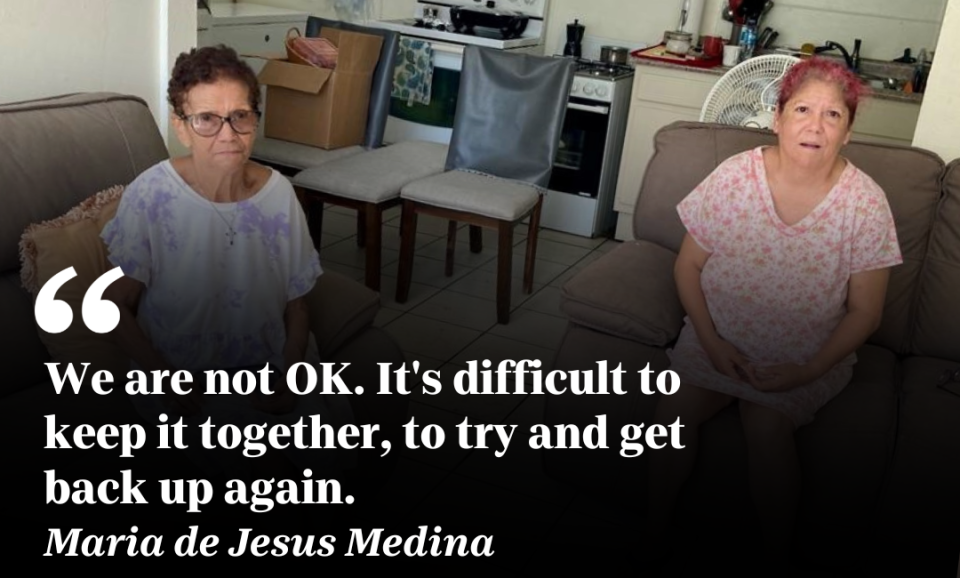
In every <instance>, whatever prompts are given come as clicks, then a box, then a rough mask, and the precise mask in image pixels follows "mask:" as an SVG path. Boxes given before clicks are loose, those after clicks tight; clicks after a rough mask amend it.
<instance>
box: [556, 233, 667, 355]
mask: <svg viewBox="0 0 960 578" xmlns="http://www.w3.org/2000/svg"><path fill="white" fill-rule="evenodd" d="M676 259H677V255H676V253H674V252H673V251H670V250H669V249H664V248H663V247H661V246H659V245H656V244H654V243H651V242H649V241H628V242H625V243H623V244H622V245H621V246H619V247H617V248H616V249H614V250H612V251H610V252H609V253H607V254H606V255H604V256H603V257H601V258H599V259H597V260H596V261H594V262H593V263H591V264H590V265H589V266H587V267H586V268H585V269H584V270H583V271H581V272H580V273H579V274H577V275H576V276H575V277H573V278H572V279H570V280H569V281H567V283H566V284H565V285H564V286H563V289H562V290H561V300H560V309H561V310H562V311H563V312H564V313H566V314H567V315H568V316H569V317H570V319H571V321H574V322H575V323H578V324H580V325H583V326H586V327H589V328H591V329H596V330H598V331H603V332H605V333H610V334H613V335H616V336H619V337H623V338H626V339H630V340H633V341H639V342H640V343H644V344H646V345H653V346H658V347H661V346H664V345H667V344H668V343H670V342H672V341H673V340H674V339H676V338H677V335H679V334H680V329H681V328H682V327H683V316H684V311H683V305H681V303H680V297H679V295H677V287H676V284H675V283H674V280H673V264H674V262H675V261H676Z"/></svg>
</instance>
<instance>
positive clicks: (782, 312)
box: [648, 58, 902, 564]
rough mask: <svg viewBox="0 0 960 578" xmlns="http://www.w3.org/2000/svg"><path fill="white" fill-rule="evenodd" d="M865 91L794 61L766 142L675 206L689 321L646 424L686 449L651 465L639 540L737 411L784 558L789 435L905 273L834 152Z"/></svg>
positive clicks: (758, 497) (758, 502)
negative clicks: (731, 410)
mask: <svg viewBox="0 0 960 578" xmlns="http://www.w3.org/2000/svg"><path fill="white" fill-rule="evenodd" d="M865 90H866V89H865V88H864V86H863V85H862V83H861V82H860V81H859V79H858V78H857V77H856V76H855V75H854V74H853V73H851V72H850V71H849V70H847V69H846V68H845V67H843V66H842V65H841V64H838V63H835V62H833V61H829V60H825V59H819V58H814V59H810V60H806V61H803V62H801V63H798V64H796V65H794V66H793V67H792V68H791V69H790V70H789V72H788V73H787V75H786V76H785V78H784V80H783V83H782V85H781V89H780V95H779V102H778V107H777V111H776V116H775V121H774V132H776V134H777V136H778V143H777V145H775V146H769V147H758V148H755V149H753V150H749V151H746V152H744V153H741V154H738V155H736V156H734V157H731V158H730V159H728V160H726V161H724V162H723V163H722V164H721V165H720V166H719V167H717V169H716V170H715V171H714V172H713V173H711V174H710V175H709V176H708V177H707V179H706V180H704V181H703V182H702V183H701V184H700V185H699V186H697V188H696V189H694V191H693V192H691V193H690V195H689V196H687V197H686V198H685V199H684V200H683V201H682V202H681V203H680V205H679V206H678V207H677V210H678V212H679V214H680V218H681V220H682V221H683V224H684V226H685V227H686V229H687V235H686V237H685V238H684V240H683V244H682V247H681V249H680V254H679V256H678V257H677V261H676V265H675V269H674V273H675V278H676V283H677V288H678V291H679V294H680V299H681V302H682V303H683V306H684V309H685V310H686V312H687V318H686V319H685V325H684V327H683V330H682V331H681V334H680V337H679V338H678V341H677V344H676V346H675V347H674V349H672V350H671V351H670V352H669V355H670V359H671V363H672V369H673V370H674V371H676V372H677V373H678V374H679V375H680V378H681V383H682V384H683V385H682V386H681V388H680V390H679V391H678V392H677V393H676V394H675V395H671V396H664V397H662V398H661V400H660V402H659V405H658V407H657V413H656V419H655V420H654V421H655V423H671V422H673V421H674V420H676V419H677V418H678V417H679V419H680V422H681V423H682V424H683V425H684V426H685V432H684V438H683V442H684V444H685V448H684V449H679V450H668V449H665V450H662V451H660V452H654V453H652V454H651V457H650V475H649V479H650V485H649V490H650V500H649V510H648V512H649V518H648V521H649V524H650V525H649V528H648V530H649V531H650V533H651V535H654V534H656V533H660V532H661V531H662V530H663V529H664V528H665V527H666V525H667V523H668V522H669V520H670V518H671V516H672V513H673V507H674V504H675V502H676V499H677V496H678V494H679V491H680V487H681V486H682V484H683V483H684V481H685V480H686V479H687V478H688V477H689V475H690V473H691V472H692V470H693V467H694V465H695V463H696V458H697V444H698V432H699V427H700V426H701V425H702V424H703V423H705V422H706V421H707V420H709V419H710V418H711V417H713V416H714V415H715V414H717V413H718V412H719V411H720V410H722V409H723V408H725V407H727V406H728V405H730V404H732V403H734V402H736V403H737V404H738V405H739V413H740V419H741V422H742V425H743V431H744V434H745V437H746V440H747V447H748V457H749V474H748V477H749V481H750V492H751V494H752V497H753V501H754V504H755V506H756V509H757V514H758V516H759V519H760V523H761V532H762V535H763V537H764V540H765V542H766V546H767V552H768V554H769V555H770V556H771V558H772V559H773V560H776V561H777V562H778V563H784V564H785V563H786V562H787V556H788V554H789V549H790V546H791V544H792V533H793V527H794V520H795V518H796V511H797V507H798V503H799V497H800V464H799V459H798V456H797V450H796V444H795V441H794V432H795V431H796V429H797V428H798V427H800V426H803V425H804V424H807V423H810V422H811V421H812V420H813V419H814V416H815V414H816V411H817V410H818V409H819V408H820V407H822V406H823V405H824V404H826V403H827V402H828V401H830V399H832V398H833V397H834V396H836V395H837V394H838V393H840V391H841V390H842V389H843V388H844V387H845V386H846V384H847V383H848V382H849V381H850V378H851V376H852V371H853V365H854V363H855V361H856V357H855V355H854V352H855V351H856V349H857V348H858V347H860V346H861V345H862V344H863V343H864V342H865V341H866V339H867V338H868V337H869V336H870V335H871V334H872V333H873V332H874V331H876V329H877V328H878V327H879V325H880V319H881V314H882V312H883V303H884V298H885V295H886V289H887V280H888V278H889V272H890V267H892V266H895V265H898V264H900V263H901V262H902V259H901V256H900V249H899V245H898V243H897V236H896V229H895V227H894V222H893V217H892V215H891V212H890V208H889V206H888V204H887V199H886V195H885V194H884V192H883V190H882V189H881V188H880V187H879V186H878V185H877V184H876V183H875V182H874V181H873V180H872V179H871V178H870V177H869V176H867V175H866V174H865V173H863V172H862V171H860V170H859V169H857V168H856V167H855V166H854V165H853V164H852V163H851V162H850V161H849V160H847V159H845V158H844V157H843V156H842V155H841V154H840V152H841V149H842V148H843V146H844V145H846V144H847V143H848V142H849V141H850V134H851V126H852V125H853V121H854V118H855V116H856V111H857V104H858V103H859V101H860V99H861V98H862V97H863V96H864V93H865Z"/></svg>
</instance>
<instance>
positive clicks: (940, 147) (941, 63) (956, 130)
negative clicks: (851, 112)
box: [913, 0, 960, 161]
mask: <svg viewBox="0 0 960 578" xmlns="http://www.w3.org/2000/svg"><path fill="white" fill-rule="evenodd" d="M943 29H944V31H945V33H944V34H941V35H940V42H939V43H938V44H937V50H936V51H937V57H936V59H935V60H934V62H933V68H932V69H931V70H930V77H929V78H928V79H927V90H926V92H925V93H924V95H923V106H922V107H921V108H920V118H919V119H918V120H917V130H916V132H915V133H914V136H913V145H914V146H918V147H922V148H925V149H929V150H932V151H933V152H935V153H937V154H938V155H940V156H941V157H942V158H943V159H944V160H947V161H950V160H952V159H955V158H960V136H958V135H960V92H958V91H957V86H958V84H957V78H960V35H958V34H957V33H956V32H954V33H953V34H949V33H946V32H950V31H960V0H949V4H948V5H947V11H946V14H945V16H944V19H943Z"/></svg>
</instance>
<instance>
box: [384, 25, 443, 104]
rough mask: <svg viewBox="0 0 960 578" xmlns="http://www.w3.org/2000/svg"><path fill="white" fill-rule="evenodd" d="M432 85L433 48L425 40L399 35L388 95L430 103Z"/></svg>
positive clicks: (420, 102) (408, 102)
mask: <svg viewBox="0 0 960 578" xmlns="http://www.w3.org/2000/svg"><path fill="white" fill-rule="evenodd" d="M432 87H433V48H432V47H431V45H430V43H429V42H427V41H426V40H419V39H417V38H409V37H406V36H404V37H401V38H400V54H399V57H398V58H397V67H396V68H395V69H394V71H393V91H392V92H391V93H390V96H392V97H393V98H398V99H400V100H402V101H405V102H406V103H407V105H408V106H413V104H414V103H417V104H423V105H427V104H430V95H431V92H432Z"/></svg>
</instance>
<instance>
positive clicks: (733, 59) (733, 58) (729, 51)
mask: <svg viewBox="0 0 960 578" xmlns="http://www.w3.org/2000/svg"><path fill="white" fill-rule="evenodd" d="M739 62H740V45H739V44H727V45H726V46H724V47H723V65H724V66H736V65H737V64H738V63H739Z"/></svg>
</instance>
